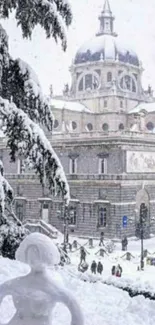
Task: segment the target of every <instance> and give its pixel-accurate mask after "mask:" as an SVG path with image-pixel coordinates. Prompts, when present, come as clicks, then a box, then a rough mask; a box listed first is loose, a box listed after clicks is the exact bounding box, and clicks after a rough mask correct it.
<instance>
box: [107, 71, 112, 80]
mask: <svg viewBox="0 0 155 325" xmlns="http://www.w3.org/2000/svg"><path fill="white" fill-rule="evenodd" d="M111 81H112V73H111V72H110V71H109V72H108V73H107V82H111Z"/></svg>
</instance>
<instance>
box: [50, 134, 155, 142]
mask: <svg viewBox="0 0 155 325" xmlns="http://www.w3.org/2000/svg"><path fill="white" fill-rule="evenodd" d="M48 138H49V140H52V143H54V141H57V140H59V139H63V140H64V139H65V140H70V139H73V138H76V139H78V140H80V139H82V140H84V139H92V138H93V139H102V138H107V139H112V138H114V139H121V140H123V139H133V140H137V139H143V140H146V141H148V140H149V141H154V140H155V133H143V132H131V131H109V132H103V131H90V132H89V131H88V132H70V133H67V132H64V133H63V132H61V133H60V132H59V133H56V132H54V133H53V134H52V137H51V136H49V137H48Z"/></svg>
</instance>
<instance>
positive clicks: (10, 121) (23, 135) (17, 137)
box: [0, 97, 69, 203]
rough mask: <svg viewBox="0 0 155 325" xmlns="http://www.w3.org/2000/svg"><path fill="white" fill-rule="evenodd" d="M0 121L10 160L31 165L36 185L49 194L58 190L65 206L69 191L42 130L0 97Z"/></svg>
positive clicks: (58, 162)
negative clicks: (37, 177)
mask: <svg viewBox="0 0 155 325" xmlns="http://www.w3.org/2000/svg"><path fill="white" fill-rule="evenodd" d="M0 117H1V118H2V120H3V123H4V125H5V131H4V133H5V134H6V136H7V137H8V142H7V146H8V147H9V148H10V156H11V160H12V161H15V159H16V157H17V156H21V157H22V158H23V159H25V161H26V162H27V163H29V164H31V165H32V167H33V169H34V170H35V172H36V173H37V174H38V175H39V178H40V182H41V184H42V185H43V184H44V175H45V176H46V185H47V186H48V188H49V190H51V191H53V189H56V186H58V188H59V190H61V191H62V194H63V196H64V199H65V200H66V203H68V202H69V187H68V183H67V179H66V176H65V174H64V171H63V167H62V165H61V163H60V161H59V159H58V157H57V155H56V154H55V152H54V150H53V149H52V147H51V144H50V142H49V141H48V139H47V138H46V136H45V134H44V132H43V130H42V129H41V128H40V127H39V126H38V125H37V124H36V123H34V122H33V121H32V120H31V119H30V118H29V117H28V116H27V114H25V113H24V112H23V111H22V110H21V109H18V108H17V107H16V105H15V104H14V103H13V102H12V103H10V102H9V101H8V100H4V99H3V98H2V97H0Z"/></svg>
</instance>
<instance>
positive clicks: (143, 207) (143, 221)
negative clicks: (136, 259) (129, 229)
mask: <svg viewBox="0 0 155 325" xmlns="http://www.w3.org/2000/svg"><path fill="white" fill-rule="evenodd" d="M147 211H148V210H147V207H146V205H145V203H142V204H141V205H140V219H139V222H140V224H139V225H140V239H141V259H140V268H141V270H144V245H143V240H144V227H145V225H146V219H147Z"/></svg>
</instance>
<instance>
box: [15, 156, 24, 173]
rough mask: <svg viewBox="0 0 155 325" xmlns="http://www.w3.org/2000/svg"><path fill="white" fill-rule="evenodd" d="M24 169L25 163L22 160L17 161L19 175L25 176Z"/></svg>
mask: <svg viewBox="0 0 155 325" xmlns="http://www.w3.org/2000/svg"><path fill="white" fill-rule="evenodd" d="M23 171H24V168H23V162H22V159H18V160H17V174H18V175H20V174H23Z"/></svg>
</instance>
